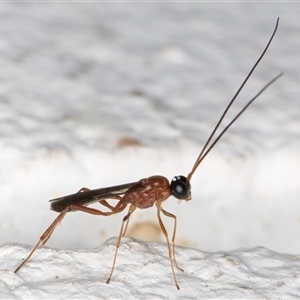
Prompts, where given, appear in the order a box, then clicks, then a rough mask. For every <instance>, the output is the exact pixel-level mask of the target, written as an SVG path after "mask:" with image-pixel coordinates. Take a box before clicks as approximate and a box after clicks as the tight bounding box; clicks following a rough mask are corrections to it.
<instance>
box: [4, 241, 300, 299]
mask: <svg viewBox="0 0 300 300" xmlns="http://www.w3.org/2000/svg"><path fill="white" fill-rule="evenodd" d="M124 240H125V241H124V243H123V245H122V247H121V248H120V251H119V257H118V261H117V266H116V269H115V273H114V276H113V278H112V279H111V282H110V283H109V284H106V283H105V282H106V280H107V277H108V274H109V272H110V268H111V261H112V258H113V253H114V248H115V243H116V240H115V239H111V240H109V242H108V243H106V244H105V245H103V246H102V247H99V248H97V249H94V250H92V251H88V250H80V251H71V250H59V251H58V250H53V249H45V248H44V249H41V250H39V251H38V252H37V255H36V257H35V259H34V260H32V262H31V263H30V264H28V266H27V267H26V268H24V269H23V270H22V271H20V273H19V275H18V276H16V275H15V274H14V273H13V272H11V270H12V269H13V268H14V266H15V264H16V263H17V262H18V261H19V260H20V259H21V258H22V257H23V256H24V255H25V254H26V253H27V250H28V249H27V250H26V251H25V250H24V248H23V247H20V246H14V245H11V244H10V245H4V246H3V247H2V248H1V249H0V259H1V260H0V262H1V266H4V267H5V270H1V271H0V272H1V273H0V274H1V275H0V276H1V278H2V280H1V282H0V289H1V293H2V295H1V298H2V299H3V298H9V297H11V296H13V297H14V298H30V299H41V298H48V299H49V298H51V299H87V298H88V299H97V298H102V299H118V298H122V299H126V298H127V299H128V298H130V299H132V298H143V299H145V298H147V299H150V298H151V299H157V298H164V299H183V298H184V299H200V298H202V299H205V298H235V299H238V298H248V299H254V298H257V299H281V298H285V299H288V298H290V299H297V298H299V297H300V289H299V286H300V267H299V256H296V255H287V254H280V253H276V252H273V251H270V250H268V249H265V248H262V247H257V248H253V249H242V248H241V249H237V250H234V251H228V252H215V253H209V252H202V251H199V250H196V249H191V248H183V247H177V259H178V263H180V266H181V267H182V268H183V269H184V273H182V272H181V271H178V270H176V275H177V278H178V281H179V285H180V288H181V289H180V290H179V291H178V290H177V289H176V287H175V285H174V283H173V278H172V275H171V267H170V263H169V259H168V256H167V249H166V245H165V244H158V243H153V242H152V243H149V242H148V243H147V242H142V241H139V242H137V241H134V240H131V239H128V238H126V239H124ZM8 270H10V271H8Z"/></svg>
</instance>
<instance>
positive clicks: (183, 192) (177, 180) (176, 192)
mask: <svg viewBox="0 0 300 300" xmlns="http://www.w3.org/2000/svg"><path fill="white" fill-rule="evenodd" d="M171 192H172V195H173V196H174V197H176V198H177V199H181V200H190V199H191V184H190V182H189V181H188V180H187V178H186V177H185V176H182V175H180V176H175V177H174V178H173V179H172V181H171Z"/></svg>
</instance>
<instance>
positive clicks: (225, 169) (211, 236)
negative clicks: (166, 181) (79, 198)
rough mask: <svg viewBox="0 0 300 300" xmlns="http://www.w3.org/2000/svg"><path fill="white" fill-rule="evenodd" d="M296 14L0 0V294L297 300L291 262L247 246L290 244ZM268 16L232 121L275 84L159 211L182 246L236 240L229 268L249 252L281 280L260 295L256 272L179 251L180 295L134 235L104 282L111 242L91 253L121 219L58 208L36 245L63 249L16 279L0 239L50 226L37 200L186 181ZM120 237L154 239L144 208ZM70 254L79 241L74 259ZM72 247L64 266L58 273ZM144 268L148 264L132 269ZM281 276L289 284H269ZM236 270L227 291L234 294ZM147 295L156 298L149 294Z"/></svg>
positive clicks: (14, 251)
mask: <svg viewBox="0 0 300 300" xmlns="http://www.w3.org/2000/svg"><path fill="white" fill-rule="evenodd" d="M299 13H300V7H299V4H298V3H278V2H277V3H250V2H249V3H120V2H119V3H20V2H19V3H0V193H1V200H0V203H1V209H0V242H1V244H4V246H3V247H2V248H1V255H0V258H1V260H2V259H3V261H1V263H0V264H1V275H0V276H1V282H2V283H1V284H2V286H5V288H6V290H5V291H6V292H5V293H4V292H3V294H2V296H1V297H2V298H7V297H8V298H13V297H20V298H33V297H36V298H39V297H44V298H49V297H53V296H55V295H56V296H57V295H59V297H60V298H68V299H69V298H70V297H74V298H84V297H87V295H89V297H93V296H94V297H97V296H98V297H99V296H102V297H103V298H105V297H107V298H112V297H113V296H115V297H126V296H128V295H129V294H126V291H127V292H128V290H129V292H130V291H131V290H132V287H133V286H135V287H136V289H133V290H134V291H136V293H132V294H130V295H131V296H133V297H147V295H149V298H150V297H151V296H153V297H160V298H161V297H163V296H165V297H166V296H168V297H171V296H173V297H179V298H182V297H186V298H195V297H198V298H199V297H200V296H201V297H206V298H207V297H227V298H228V297H231V298H237V297H242V296H243V297H248V298H253V297H272V295H274V296H278V297H279V296H286V297H288V296H291V297H296V295H298V294H297V293H299V287H298V286H299V280H298V277H297V276H298V273H299V267H298V265H299V263H298V256H292V255H291V256H285V255H280V254H276V253H274V252H270V251H269V250H266V249H261V248H254V249H253V250H251V249H250V248H252V247H256V246H263V247H266V248H268V249H271V250H274V251H278V252H282V253H290V254H297V253H299V249H300V238H299V232H300V202H299V192H300V184H299V183H300V182H299V178H300V177H299V175H300V174H299V173H300V171H299V168H300V139H299V138H300V102H299V95H300V88H299V75H300V74H299V73H300V71H299V61H300V54H299V48H300V38H299V29H300V23H299V20H298V16H299ZM278 16H279V17H280V18H281V21H280V26H279V31H278V33H277V35H276V37H275V40H274V42H273V44H272V45H271V48H270V50H269V51H268V53H267V55H266V57H265V58H264V60H263V62H262V63H261V65H260V66H259V68H258V70H257V71H256V72H255V73H254V75H253V77H252V79H251V82H249V84H248V85H247V87H246V88H245V90H244V91H243V93H242V94H241V97H240V98H239V99H238V102H237V103H236V105H235V107H234V108H233V112H232V113H231V114H230V115H229V117H228V119H227V120H230V117H232V116H233V115H234V114H235V113H236V112H237V111H238V110H239V109H240V108H241V107H242V106H243V105H244V104H245V103H246V101H247V100H249V99H250V98H251V97H252V96H253V95H254V94H255V93H256V92H257V91H258V90H259V89H260V88H261V87H262V86H263V85H264V84H265V83H266V82H268V81H269V80H270V79H271V78H273V77H274V76H275V75H277V74H278V73H279V72H281V71H283V72H284V73H285V75H284V77H283V78H281V79H280V80H279V81H278V82H276V83H275V84H274V85H273V86H272V87H270V88H269V89H268V90H267V91H266V92H265V93H264V95H262V96H261V97H260V98H259V99H258V100H257V102H256V103H255V104H254V105H253V106H252V107H251V108H250V109H249V110H248V111H247V113H246V114H245V115H244V116H243V117H242V119H241V120H239V121H238V123H237V124H236V125H235V126H234V127H233V128H232V129H231V130H230V132H228V133H227V134H226V136H225V137H224V138H223V139H222V141H221V142H220V143H219V144H218V146H217V147H216V148H215V149H214V150H213V152H211V153H210V155H209V156H208V157H207V158H206V159H205V161H204V162H203V164H202V165H201V166H200V167H199V169H198V170H197V172H196V173H195V175H194V177H193V178H192V189H193V190H192V192H193V200H192V201H190V202H189V203H188V204H186V203H181V204H180V205H178V204H177V201H176V200H175V199H174V198H170V199H169V200H168V201H167V202H166V203H165V205H164V207H165V209H166V210H168V211H170V212H172V213H174V214H176V215H177V217H178V231H177V241H178V244H181V245H183V246H186V247H187V246H190V247H194V248H197V249H201V250H202V251H228V250H233V249H236V248H238V247H246V248H248V249H249V250H245V251H243V250H236V251H233V252H230V254H228V255H229V256H230V257H232V258H231V260H233V261H235V263H234V265H235V266H236V268H241V269H244V267H243V266H244V264H245V257H247V266H248V265H249V269H251V270H252V269H253V270H254V274H255V275H257V274H258V273H259V274H263V275H261V276H260V275H259V276H258V278H259V280H263V279H264V281H263V282H264V283H265V282H269V283H270V285H273V284H274V286H275V287H277V289H276V288H275V287H274V289H271V288H270V285H268V284H265V285H264V284H262V285H263V286H262V287H261V288H260V293H258V292H256V291H257V290H255V288H256V287H257V282H256V281H255V280H253V281H251V280H250V281H245V280H244V279H245V278H244V277H243V276H238V275H237V274H236V269H235V268H233V267H232V264H230V263H229V264H227V262H228V261H226V262H225V261H219V257H223V256H224V255H225V256H226V254H224V253H226V252H217V253H216V254H214V253H212V254H208V253H205V252H197V250H193V249H188V248H179V251H178V252H179V254H178V256H179V257H178V258H179V262H180V263H181V265H182V267H183V268H184V269H185V271H186V272H185V273H183V274H178V279H179V282H180V285H181V291H180V293H181V294H178V292H177V290H176V289H175V286H174V285H173V282H172V277H171V270H170V266H169V261H168V258H167V250H166V245H165V244H147V243H144V242H140V243H136V242H133V241H131V240H128V241H129V242H128V243H129V244H128V243H126V244H125V245H124V247H122V248H121V250H120V257H119V258H118V262H117V269H118V270H119V272H120V270H121V271H122V270H123V272H124V270H126V276H125V275H124V276H123V275H119V277H118V275H117V274H116V278H113V281H112V282H111V285H108V286H107V285H105V284H103V283H104V282H105V280H106V279H105V278H106V276H107V274H108V273H109V268H110V265H111V262H112V253H113V249H114V247H113V242H112V244H110V245H109V246H107V245H106V246H103V247H102V248H99V249H96V250H94V249H93V248H95V247H99V246H100V245H101V244H102V243H103V242H104V241H106V240H107V239H108V238H110V237H113V236H116V235H117V234H118V232H119V227H120V224H121V220H122V216H123V215H116V216H113V217H109V218H101V217H95V216H90V215H85V214H82V213H73V214H70V215H68V216H67V217H66V218H65V219H64V220H63V222H62V226H59V228H58V229H57V231H55V233H54V234H53V237H52V238H51V239H50V240H49V242H48V243H47V246H49V247H54V248H60V249H64V250H61V251H60V252H56V251H54V250H41V251H39V252H37V253H36V255H35V256H34V257H33V259H32V260H31V261H30V262H29V263H28V265H26V267H25V268H24V269H23V270H22V271H20V273H19V274H18V275H17V276H16V275H14V274H13V273H12V272H11V271H12V270H14V267H15V266H17V265H18V263H19V262H20V261H21V259H22V258H24V257H25V255H26V253H27V252H28V249H29V247H27V248H26V249H23V248H20V247H19V246H13V244H11V243H14V244H15V243H23V244H29V245H33V244H34V243H35V242H36V241H37V240H38V237H39V236H40V235H41V234H42V232H43V231H44V230H45V229H46V228H47V226H49V225H50V223H51V222H52V221H53V220H54V218H55V216H56V214H55V213H54V212H51V211H50V210H49V202H48V201H47V200H49V199H51V198H55V197H59V196H62V195H64V194H70V193H73V192H76V191H77V190H79V189H80V188H81V187H83V186H86V187H89V188H98V187H104V186H111V185H117V184H121V183H126V182H131V181H136V180H138V179H140V178H143V177H148V176H150V175H155V174H161V175H164V176H166V177H168V178H170V179H171V178H172V177H173V176H174V175H178V174H184V175H187V173H188V172H189V171H190V169H191V167H192V165H193V163H194V160H195V159H196V157H197V155H198V153H199V151H200V149H201V147H202V145H203V144H204V142H205V140H206V138H207V137H208V135H209V133H210V131H211V130H212V128H213V126H214V125H215V123H216V122H217V120H218V118H219V116H220V114H221V113H222V111H223V109H224V107H225V106H226V104H227V103H228V101H229V100H230V98H231V97H232V96H233V94H234V93H235V91H236V90H237V88H238V86H239V85H240V84H241V82H242V81H243V79H244V77H245V76H246V74H247V73H248V71H249V70H250V68H251V67H252V65H253V64H254V62H255V61H256V59H257V58H258V56H259V55H260V53H261V51H262V50H263V48H264V47H265V45H266V43H267V40H268V39H269V37H270V35H271V33H272V30H273V28H274V26H275V21H276V18H277V17H278ZM95 207H98V206H95ZM166 224H167V227H168V229H169V230H172V222H168V220H166ZM128 233H129V234H130V235H132V236H134V237H137V238H139V239H142V240H145V239H152V240H158V241H162V242H164V238H163V237H162V236H161V234H160V232H159V228H158V224H157V221H156V212H155V209H154V208H153V209H150V210H148V211H137V212H135V214H134V215H133V217H132V219H131V223H130V228H129V232H128ZM7 243H10V244H7ZM126 245H127V247H126ZM139 245H140V246H139ZM139 247H140V248H139ZM78 248H80V249H85V250H81V251H79V252H76V251H75V252H72V251H73V250H75V249H78ZM43 251H45V252H43ZM64 253H66V254H64ZM68 253H73V254H71V257H72V259H70V258H66V261H65V262H64V264H66V265H67V267H68V270H67V271H66V272H64V270H60V268H58V267H59V266H60V265H61V264H63V263H62V261H63V259H64V255H69V254H68ZM193 253H194V254H193ZM195 253H197V254H195ZM222 253H223V254H222ZM151 257H153V258H151ZM199 257H200V259H198V258H199ZM237 257H238V258H237ZM268 258H269V259H270V260H268ZM74 260H75V263H74V264H73V261H74ZM273 260H274V261H276V263H275V262H274V264H272V261H273ZM7 261H9V263H7ZM153 261H154V262H155V263H156V264H157V265H156V266H155V267H154V268H148V269H147V270H144V269H143V268H142V267H135V264H138V266H144V265H145V266H149V264H150V265H151V263H152V262H153ZM257 261H259V262H260V263H261V265H260V264H258V262H257ZM102 263H103V264H104V265H102ZM32 264H34V265H32ZM89 264H91V265H95V267H94V269H93V268H92V269H91V268H90V265H89ZM203 264H205V265H206V264H207V265H208V266H209V268H211V272H217V271H216V270H217V269H218V268H219V267H220V268H226V271H228V273H226V274H227V276H228V277H222V284H221V285H218V282H217V281H216V279H215V278H218V275H215V276H212V275H211V277H210V275H208V274H211V273H209V272H208V273H207V272H206V268H205V267H204V265H203ZM290 265H292V267H291V266H290ZM34 266H35V267H34ZM230 266H231V267H230ZM260 266H261V269H260V268H259V267H260ZM73 267H74V269H73ZM102 267H103V269H102ZM277 267H278V268H277ZM85 268H86V271H83V270H84V269H85ZM99 269H101V272H103V275H99V274H102V273H97V272H100V271H99ZM257 269H258V271H257V272H258V273H257V272H256V270H257ZM7 270H10V271H7ZM26 270H27V271H26ZM251 270H250V272H249V274H251ZM247 271H249V270H247ZM279 271H280V272H282V274H284V275H283V277H282V278H292V279H291V283H290V282H286V281H281V279H280V278H279V277H278V278H279V279H278V282H277V281H276V280H277V279H276V280H275V279H274V276H275V275H274V274H276V276H277V275H278V274H279V273H280V272H279ZM57 272H58V273H57ZM73 272H74V273H73ZM76 272H78V273H76ZM80 272H83V273H82V274H81V273H80ZM143 272H144V273H143ZM160 272H161V273H160ZM278 272H279V273H278ZM116 273H118V271H116ZM142 273H143V276H144V277H142V275H141V274H142ZM177 273H178V272H177ZM80 274H81V275H80ZM83 274H85V276H83ZM191 274H193V275H191ZM222 274H223V273H222ZM234 274H235V275H234ZM247 274H248V273H247ZM249 274H248V275H247V276H248V277H249V278H250V277H251V276H250V275H249ZM280 274H281V273H280ZM7 276H8V277H7ZM28 276H30V277H28ZM44 276H45V277H44ZM55 276H57V277H55ZM205 276H207V277H205ZM232 276H236V278H237V279H236V280H238V281H239V282H241V283H240V284H239V285H237V286H238V288H235V289H231V288H230V281H229V279H228V278H231V279H232ZM247 276H246V277H247ZM276 276H275V277H276ZM278 276H279V275H278ZM162 277H163V280H162ZM53 278H57V280H54V281H53ZM63 278H65V279H63ZM68 278H69V279H68ZM123 278H124V280H123ZM147 278H148V280H149V278H151V284H150V283H149V282H148V283H147V284H149V289H147V288H145V289H143V287H145V286H147V285H146V282H147V280H146V279H147ZM276 278H277V277H276ZM64 280H66V281H64ZM164 280H165V281H164ZM272 280H275V281H272ZM39 281H41V282H42V283H43V284H44V283H45V286H43V284H42V285H41V284H40V283H39ZM90 282H93V287H90V286H89V284H90ZM120 282H121V283H120ZM137 282H138V283H137ZM280 282H283V284H282V283H280ZM189 284H191V285H193V288H191V287H189ZM214 284H216V285H215V286H214ZM205 285H207V286H209V287H210V288H209V289H207V288H206V289H204V288H203V286H205ZM243 285H244V288H240V287H241V286H243ZM282 286H284V288H279V287H282ZM89 287H90V288H89ZM235 287H236V286H235ZM154 288H155V290H156V292H157V294H153V295H152V294H148V293H150V292H153V289H154ZM197 288H199V290H197ZM32 289H33V290H34V291H32ZM106 289H109V290H110V292H109V291H107V292H106ZM160 290H161V291H163V293H160V292H159V291H160ZM241 290H242V291H244V292H241ZM1 291H4V288H1ZM41 291H43V292H41ZM166 291H168V292H169V294H166ZM200 291H201V293H200ZM213 291H218V292H216V293H215V292H213ZM249 291H254V292H253V293H250V292H249ZM272 291H273V294H272ZM129 292H128V293H129ZM51 293H52V294H51ZM113 293H115V294H113ZM139 293H140V294H139ZM248 293H250V294H248ZM70 295H71V296H70ZM141 295H142V296H141ZM298 296H299V295H298Z"/></svg>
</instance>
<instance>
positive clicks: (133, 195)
mask: <svg viewBox="0 0 300 300" xmlns="http://www.w3.org/2000/svg"><path fill="white" fill-rule="evenodd" d="M170 196H171V190H170V183H169V180H168V179H167V178H166V177H164V176H159V175H156V176H151V177H149V178H144V179H141V180H140V181H139V182H138V183H137V184H135V185H133V186H132V187H131V188H129V189H128V191H127V192H126V193H125V195H124V196H123V203H125V204H133V205H134V206H136V207H138V208H141V209H144V208H149V207H151V206H153V205H154V204H155V202H156V201H159V202H162V201H165V200H167V199H168V198H169V197H170Z"/></svg>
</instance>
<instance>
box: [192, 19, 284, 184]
mask: <svg viewBox="0 0 300 300" xmlns="http://www.w3.org/2000/svg"><path fill="white" fill-rule="evenodd" d="M278 24H279V18H277V21H276V25H275V29H274V31H273V33H272V35H271V37H270V39H269V41H268V43H267V45H266V47H265V49H264V50H263V52H262V54H261V55H260V57H259V58H258V60H257V61H256V63H255V64H254V66H253V67H252V69H251V70H250V72H249V73H248V75H247V76H246V78H245V79H244V81H243V83H242V84H241V86H240V87H239V89H238V90H237V92H236V93H235V95H234V96H233V98H232V99H231V101H230V102H229V104H228V105H227V107H226V109H225V110H224V112H223V114H222V116H221V117H220V119H219V121H218V123H217V125H216V126H215V128H214V130H213V131H212V133H211V134H210V136H209V138H208V139H207V141H206V143H205V144H204V146H203V148H202V150H201V152H200V154H199V156H198V157H197V159H196V161H195V163H194V166H193V168H192V170H191V172H190V173H189V174H188V176H187V178H188V180H190V179H191V178H192V176H193V174H194V172H195V171H196V169H197V168H198V166H199V164H200V163H201V162H202V160H203V159H204V157H205V156H206V155H207V154H208V153H209V151H210V150H211V149H212V148H213V146H214V145H215V144H216V143H217V142H218V141H219V139H220V138H221V137H222V136H223V134H224V133H225V132H226V131H227V130H228V128H229V127H230V126H231V125H232V124H233V123H234V122H235V121H236V120H237V119H238V117H239V116H240V115H241V114H242V113H243V112H244V111H245V110H246V109H247V108H248V106H249V105H250V104H251V103H252V102H253V101H254V100H255V99H256V98H257V97H258V96H259V95H260V94H261V93H262V92H263V91H264V90H265V89H266V88H267V87H268V86H270V85H271V84H272V83H273V82H274V81H275V80H277V79H278V78H279V77H280V76H282V74H280V75H278V76H277V77H275V78H274V79H273V80H271V81H270V82H269V83H268V84H267V85H266V86H265V87H264V88H262V89H261V91H260V92H258V94H257V95H256V96H255V97H253V98H252V99H251V100H250V101H249V102H248V104H247V105H246V106H245V107H244V108H243V109H242V110H241V111H240V113H239V114H238V115H237V116H236V117H235V118H234V119H233V120H232V121H231V122H230V123H229V124H228V125H227V127H226V128H225V129H224V130H223V131H222V132H221V134H220V135H219V136H218V137H217V138H216V140H215V141H214V142H213V144H212V145H211V146H210V147H209V150H207V151H206V152H205V150H206V148H207V147H208V145H209V143H210V142H211V140H212V138H213V136H214V135H215V133H216V131H217V129H218V128H219V126H220V124H221V123H222V121H223V119H224V117H225V116H226V114H227V112H228V110H229V108H230V107H231V105H232V104H233V102H234V101H235V100H236V98H237V96H238V95H239V94H240V92H241V90H242V89H243V87H244V86H245V84H246V83H247V81H248V80H249V78H250V77H251V75H252V73H253V72H254V70H255V69H256V67H257V66H258V64H259V63H260V61H261V60H262V58H263V57H264V55H265V53H266V52H267V50H268V48H269V46H270V44H271V42H272V40H273V38H274V36H275V33H276V31H277V29H278Z"/></svg>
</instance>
